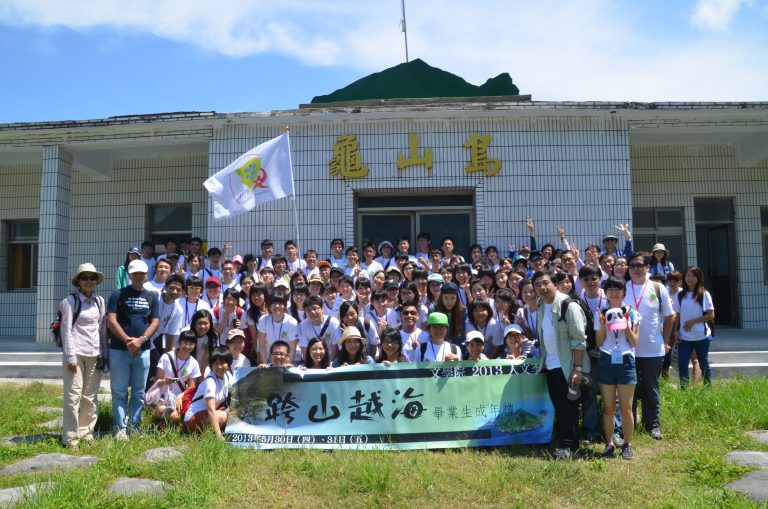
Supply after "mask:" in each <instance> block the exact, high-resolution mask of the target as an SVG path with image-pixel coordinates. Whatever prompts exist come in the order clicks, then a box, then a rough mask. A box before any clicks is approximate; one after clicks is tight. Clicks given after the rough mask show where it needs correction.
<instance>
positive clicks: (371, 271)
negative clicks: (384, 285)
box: [360, 260, 384, 276]
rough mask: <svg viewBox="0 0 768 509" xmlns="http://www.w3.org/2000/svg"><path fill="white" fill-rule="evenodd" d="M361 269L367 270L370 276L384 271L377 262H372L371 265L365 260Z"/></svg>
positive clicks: (361, 263)
mask: <svg viewBox="0 0 768 509" xmlns="http://www.w3.org/2000/svg"><path fill="white" fill-rule="evenodd" d="M360 267H361V268H362V269H363V270H365V271H366V272H367V273H368V275H369V276H373V275H374V274H376V273H377V272H379V271H381V270H384V267H382V266H381V264H380V263H379V262H377V261H376V260H371V263H365V260H363V261H362V262H360Z"/></svg>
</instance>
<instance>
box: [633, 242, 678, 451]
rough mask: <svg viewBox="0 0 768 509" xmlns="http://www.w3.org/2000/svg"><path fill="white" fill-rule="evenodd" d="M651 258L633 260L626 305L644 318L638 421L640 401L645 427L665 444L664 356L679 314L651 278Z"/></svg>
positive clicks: (640, 254)
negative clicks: (673, 323) (662, 416)
mask: <svg viewBox="0 0 768 509" xmlns="http://www.w3.org/2000/svg"><path fill="white" fill-rule="evenodd" d="M650 264H651V255H650V254H649V253H647V252H644V251H639V252H637V253H634V254H632V255H631V257H630V258H629V262H628V266H629V277H630V280H629V281H627V290H626V294H625V295H626V296H625V298H624V304H625V305H626V306H629V307H630V308H632V309H634V310H636V311H637V312H639V313H640V316H642V317H643V319H642V321H641V322H640V333H639V335H638V338H637V349H636V351H635V361H636V366H637V387H636V389H635V404H634V405H633V406H634V414H635V421H637V401H638V399H642V400H643V426H644V427H645V429H646V431H648V432H649V433H650V434H651V437H652V438H654V439H655V440H662V439H663V436H662V434H661V422H660V421H661V394H660V391H659V379H660V378H661V367H662V364H663V363H664V354H665V353H666V350H667V349H668V348H669V336H670V334H671V333H672V322H673V318H674V314H675V312H674V311H673V309H672V301H671V299H670V298H669V292H668V291H667V288H666V287H665V286H664V285H662V284H659V283H658V282H655V281H651V280H650V279H649V278H648V267H649V266H650Z"/></svg>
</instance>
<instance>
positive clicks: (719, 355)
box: [674, 350, 768, 379]
mask: <svg viewBox="0 0 768 509" xmlns="http://www.w3.org/2000/svg"><path fill="white" fill-rule="evenodd" d="M709 366H710V368H711V369H712V378H714V379H723V378H734V377H737V376H745V377H754V376H768V351H763V350H752V351H722V352H709ZM674 367H675V368H676V367H677V366H674ZM688 369H689V372H690V373H692V370H693V365H692V364H689V365H688Z"/></svg>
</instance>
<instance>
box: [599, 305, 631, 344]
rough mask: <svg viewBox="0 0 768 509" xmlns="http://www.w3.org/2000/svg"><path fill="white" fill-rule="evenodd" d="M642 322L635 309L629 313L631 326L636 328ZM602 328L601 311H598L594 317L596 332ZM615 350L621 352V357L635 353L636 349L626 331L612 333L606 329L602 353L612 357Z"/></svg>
mask: <svg viewBox="0 0 768 509" xmlns="http://www.w3.org/2000/svg"><path fill="white" fill-rule="evenodd" d="M603 309H606V308H605V306H603ZM601 311H602V310H601ZM640 322H641V317H640V314H639V313H638V312H637V311H635V310H634V309H631V310H630V311H629V326H630V327H634V326H635V325H637V324H638V323H640ZM600 327H601V324H600V311H597V312H595V317H594V329H595V331H599V330H600ZM613 350H619V351H620V352H621V355H624V354H627V353H629V354H634V353H635V348H634V347H633V346H632V345H631V344H630V343H629V340H628V339H627V333H626V331H623V330H619V331H613V332H612V331H609V330H607V329H606V331H605V340H604V341H603V344H602V345H601V346H600V351H601V352H605V353H607V354H608V355H610V354H611V352H612V351H613Z"/></svg>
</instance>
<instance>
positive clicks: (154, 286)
mask: <svg viewBox="0 0 768 509" xmlns="http://www.w3.org/2000/svg"><path fill="white" fill-rule="evenodd" d="M163 288H165V283H158V282H157V281H155V280H154V279H148V280H147V281H145V282H144V289H145V290H147V291H148V292H155V293H156V294H157V297H158V298H160V296H161V295H162V293H163Z"/></svg>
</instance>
